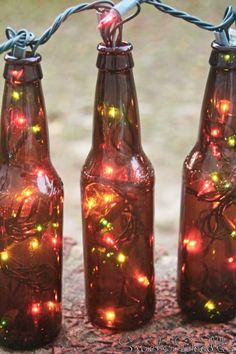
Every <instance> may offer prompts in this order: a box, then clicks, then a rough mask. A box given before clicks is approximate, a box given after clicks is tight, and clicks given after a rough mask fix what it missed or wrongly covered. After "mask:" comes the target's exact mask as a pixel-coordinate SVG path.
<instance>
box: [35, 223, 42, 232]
mask: <svg viewBox="0 0 236 354" xmlns="http://www.w3.org/2000/svg"><path fill="white" fill-rule="evenodd" d="M35 229H36V231H38V232H41V231H43V226H42V225H41V224H37V225H35Z"/></svg>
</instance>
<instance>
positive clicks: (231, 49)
mask: <svg viewBox="0 0 236 354" xmlns="http://www.w3.org/2000/svg"><path fill="white" fill-rule="evenodd" d="M211 47H212V48H213V49H216V50H218V51H219V52H223V53H226V52H231V53H232V52H236V47H235V46H229V47H226V46H223V45H220V44H218V43H217V42H216V41H213V42H212V43H211Z"/></svg>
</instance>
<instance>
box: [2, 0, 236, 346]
mask: <svg viewBox="0 0 236 354" xmlns="http://www.w3.org/2000/svg"><path fill="white" fill-rule="evenodd" d="M168 3H169V4H171V5H175V6H176V7H178V8H181V9H184V10H186V11H188V12H191V13H193V14H195V15H197V16H199V17H202V18H204V19H206V20H208V21H210V22H213V23H219V22H220V21H221V18H222V16H223V13H224V9H225V7H226V6H227V5H229V4H230V1H226V0H204V1H203V0H201V1H199V0H191V1H186V0H178V1H171V0H169V1H168ZM74 4H76V1H71V0H50V1H46V0H41V1H36V0H21V1H19V0H18V1H17V0H8V1H2V4H1V11H0V40H2V41H3V40H4V39H5V38H4V30H5V27H7V26H13V27H15V28H16V29H20V28H22V27H25V28H27V29H30V30H32V31H33V32H35V34H36V35H40V34H41V33H42V32H43V31H44V30H45V29H46V28H47V27H48V26H49V25H50V24H51V23H52V21H53V20H54V18H55V16H56V15H57V14H58V13H60V12H61V11H63V10H64V9H65V8H66V7H68V6H71V5H74ZM124 39H125V40H127V41H130V42H132V43H133V45H134V51H133V57H134V61H135V69H134V75H135V81H136V88H137V93H138V100H139V108H140V116H141V124H142V140H143V145H144V149H145V151H146V153H147V155H148V156H149V158H150V160H151V161H152V163H153V165H154V167H155V170H156V217H155V230H156V245H157V248H158V249H164V250H165V256H163V257H162V258H161V259H162V260H163V262H164V263H163V264H162V263H160V265H159V266H158V267H157V279H159V280H161V279H166V276H167V275H168V274H169V275H170V276H171V277H172V278H173V276H174V275H175V263H176V258H175V255H176V247H177V242H178V219H179V205H180V181H181V169H182V162H183V160H184V158H185V156H186V155H187V153H188V152H189V151H190V150H191V148H192V147H193V145H194V143H195V141H196V137H197V131H198V125H199V115H200V108H201V101H202V96H203V91H204V87H205V82H206V78H207V74H208V69H209V68H208V58H209V55H210V43H211V41H212V40H213V35H212V33H209V32H206V31H203V30H201V29H198V28H197V27H195V26H193V25H190V24H188V23H185V22H183V21H181V20H177V19H174V18H172V17H170V16H168V15H164V14H162V13H160V12H158V11H156V10H155V9H154V8H151V7H150V6H148V5H143V6H142V13H141V14H140V16H139V17H138V18H136V19H135V20H134V21H132V22H131V23H129V24H127V25H126V26H125V29H124ZM99 41H100V38H99V33H98V32H97V31H96V16H95V14H94V12H89V13H86V14H85V13H84V14H80V15H74V16H73V18H71V19H69V20H67V22H66V23H65V24H63V26H62V27H61V29H60V30H59V31H58V32H57V34H55V35H54V37H53V38H52V39H51V41H50V42H49V43H48V44H46V45H45V46H43V47H42V48H41V49H40V53H41V54H42V56H43V63H42V68H43V72H44V81H43V87H44V94H45V100H46V105H47V111H48V119H49V128H50V141H51V156H52V160H53V163H54V165H55V167H56V169H57V170H58V172H59V174H60V176H61V177H62V179H63V181H64V184H65V194H66V198H65V228H64V230H65V235H70V237H71V238H72V239H73V240H74V241H73V242H76V245H74V246H73V247H72V248H71V251H70V252H69V251H68V252H67V258H66V262H65V274H66V275H67V277H66V279H67V282H66V285H65V289H64V290H65V293H66V295H65V316H67V318H66V331H67V332H66V333H67V335H68V333H69V331H71V336H69V339H68V341H66V340H65V335H64V337H63V335H62V337H61V338H60V339H59V342H58V344H56V346H57V349H55V350H54V352H55V353H61V352H63V353H72V352H73V351H71V350H72V349H68V350H67V349H66V348H72V347H73V346H74V349H73V350H74V352H75V353H80V352H88V353H92V350H91V348H92V344H90V341H91V342H92V341H93V339H94V338H96V339H97V340H98V341H100V340H101V336H100V332H99V333H95V332H94V331H93V330H92V328H91V327H90V326H89V325H87V324H86V325H85V326H84V324H85V322H84V321H85V320H84V307H83V306H82V305H81V304H82V301H83V285H82V284H83V279H82V273H81V272H82V263H81V257H80V255H81V253H82V249H81V216H80V192H79V176H80V169H81V166H82V164H83V162H84V160H85V157H86V155H87V153H88V151H89V148H90V143H91V129H92V112H93V100H94V89H95V82H96V75H97V69H96V67H95V62H96V57H97V52H96V45H97V43H98V42H99ZM2 68H3V60H2V63H0V70H1V71H2ZM2 88H3V81H2V84H1V85H0V91H1V92H2ZM1 92H0V94H1ZM73 242H72V241H71V243H72V244H73ZM157 248H156V249H157ZM165 262H167V263H165ZM77 273H78V274H77ZM167 273H168V274H167ZM76 277H79V283H78V284H76V281H75V278H76ZM76 279H77V278H76ZM70 282H71V283H70ZM72 284H76V287H75V288H73V287H72ZM173 286H174V282H173V279H172V280H171V278H170V279H169V281H168V283H163V282H162V283H159V285H158V289H159V295H158V297H159V299H161V300H162V301H160V302H159V304H158V311H157V314H156V317H155V321H154V322H153V323H152V324H151V325H150V327H147V328H145V329H144V330H143V331H139V332H138V334H137V336H138V337H140V338H142V336H144V337H145V336H146V335H147V333H148V334H150V338H154V337H155V334H156V331H159V333H160V336H161V335H163V333H164V334H165V335H167V334H168V333H169V334H170V332H171V331H172V330H173V331H175V330H176V329H177V328H179V330H180V333H181V336H185V335H186V331H187V329H188V328H189V327H186V326H185V327H183V320H182V319H181V317H178V316H177V317H175V314H176V313H177V312H178V310H177V308H176V304H175V302H174V301H175V300H174V297H173V296H174V295H173V296H172V295H171V294H172V293H173ZM165 287H166V290H164V289H165ZM77 294H79V300H77V299H76V296H77ZM172 305H173V306H172ZM72 306H74V309H75V311H74V314H76V318H75V317H73V316H72V318H71V322H70V320H69V317H70V310H71V308H72ZM80 306H82V307H81V309H80ZM170 307H171V309H170ZM172 307H173V308H172ZM159 310H161V311H160V312H159ZM162 311H164V312H162ZM165 311H166V312H165ZM168 311H170V312H168ZM165 316H167V320H166V319H165ZM168 316H170V321H169V320H168V318H169V317H168ZM80 320H81V321H80ZM78 323H80V325H79V326H77V324H78ZM194 328H195V327H194ZM194 328H193V327H190V333H195V332H196V333H203V332H201V331H204V329H197V327H196V328H195V329H194ZM218 328H219V331H221V332H222V333H223V332H224V331H226V333H228V332H227V329H225V327H224V326H221V327H218ZM232 328H233V326H231V327H230V330H229V329H228V331H229V332H230V331H231V329H232ZM165 330H166V331H167V332H163V331H165ZM214 330H215V329H214ZM73 331H74V332H73ZM86 331H87V332H86ZM191 331H193V332H191ZM194 331H195V332H194ZM198 331H200V332H198ZM216 331H218V329H216ZM85 332H86V333H87V334H86V333H85ZM145 333H146V334H145ZM230 333H231V334H229V336H228V337H227V340H228V341H230V340H231V339H232V338H231V337H232V331H231V332H230ZM90 334H91V337H90ZM86 335H87V337H86ZM234 335H235V332H234ZM83 336H85V337H83ZM230 336H231V337H230ZM72 337H73V338H72ZM201 337H202V334H201ZM63 338H64V339H63ZM79 338H82V339H81V340H82V341H84V343H85V342H86V340H85V338H87V342H88V347H87V349H86V348H85V347H81V349H79V348H80V347H79ZM89 338H90V339H89ZM106 338H108V337H106ZM202 339H203V337H202ZM106 340H108V341H109V339H106ZM110 340H111V341H112V342H113V343H116V342H117V340H118V337H117V336H116V337H111V339H110ZM63 341H64V342H63ZM140 341H141V344H142V340H140ZM140 341H139V344H140ZM61 343H64V347H65V349H64V351H63V350H62V349H60V344H61ZM137 343H138V340H137V341H136V344H137ZM116 344H117V343H116ZM116 344H114V345H116ZM101 345H102V344H101ZM105 345H106V343H104V346H105ZM109 345H110V344H109V343H108V347H109ZM117 345H119V343H118V344H117ZM117 348H118V347H117ZM117 348H116V350H118V349H117ZM126 349H127V348H126ZM86 350H87V351H86ZM123 351H124V350H123ZM51 352H52V349H45V350H41V351H38V352H37V353H51ZM95 352H99V351H95ZM100 352H101V353H110V352H112V351H108V350H107V349H106V350H104V351H100ZM169 352H171V351H169ZM0 353H3V351H1V349H0ZM114 353H118V351H114Z"/></svg>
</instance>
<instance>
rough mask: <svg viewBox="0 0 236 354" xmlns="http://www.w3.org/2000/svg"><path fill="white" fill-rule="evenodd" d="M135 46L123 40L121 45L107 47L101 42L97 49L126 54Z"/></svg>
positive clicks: (101, 51) (115, 53)
mask: <svg viewBox="0 0 236 354" xmlns="http://www.w3.org/2000/svg"><path fill="white" fill-rule="evenodd" d="M132 49H133V46H132V44H131V43H129V42H122V43H121V45H120V46H119V47H107V46H106V45H105V44H104V43H99V44H98V46H97V50H98V51H99V52H100V53H110V54H114V55H117V54H125V53H129V52H131V51H132Z"/></svg>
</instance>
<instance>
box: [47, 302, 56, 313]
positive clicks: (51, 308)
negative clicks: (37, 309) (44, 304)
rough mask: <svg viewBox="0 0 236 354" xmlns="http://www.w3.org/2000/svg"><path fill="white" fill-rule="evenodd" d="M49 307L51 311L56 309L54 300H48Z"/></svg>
mask: <svg viewBox="0 0 236 354" xmlns="http://www.w3.org/2000/svg"><path fill="white" fill-rule="evenodd" d="M48 309H49V311H53V310H54V309H55V304H54V302H52V301H48Z"/></svg>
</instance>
